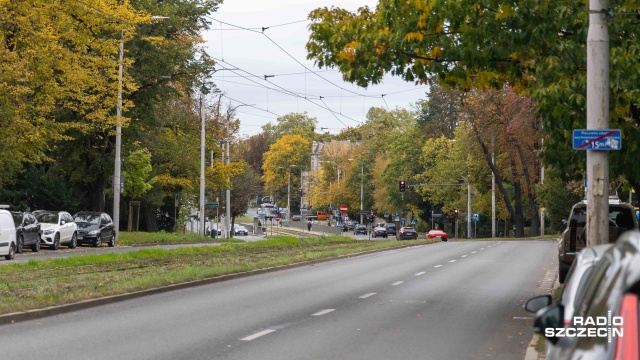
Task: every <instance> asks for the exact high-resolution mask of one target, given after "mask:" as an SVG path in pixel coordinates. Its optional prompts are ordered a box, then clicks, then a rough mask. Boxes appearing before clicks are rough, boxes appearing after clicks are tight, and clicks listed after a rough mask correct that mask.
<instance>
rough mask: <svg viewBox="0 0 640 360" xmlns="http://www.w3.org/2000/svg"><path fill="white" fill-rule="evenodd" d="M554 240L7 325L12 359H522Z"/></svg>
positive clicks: (365, 264)
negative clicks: (529, 305)
mask: <svg viewBox="0 0 640 360" xmlns="http://www.w3.org/2000/svg"><path fill="white" fill-rule="evenodd" d="M554 250H555V243H554V242H550V241H513V242H495V241H488V242H449V243H436V244H432V245H426V246H416V247H411V248H406V249H400V250H393V251H386V252H381V253H376V254H371V255H367V256H360V257H354V258H349V259H343V260H336V261H331V262H326V263H321V264H317V265H315V266H305V267H300V268H295V269H289V270H284V271H280V272H274V273H268V274H262V275H257V276H252V277H247V278H242V279H236V280H231V281H227V282H223V283H216V284H212V285H206V286H200V287H194V288H189V289H185V290H179V291H174V292H170V293H165V294H160V295H154V296H147V297H144V298H139V299H135V300H129V301H126V302H121V303H117V304H112V305H106V306H101V307H97V308H93V309H88V310H83V311H79V312H75V313H69V314H64V315H60V316H56V317H50V318H43V319H38V320H33V321H28V322H23V323H17V324H11V325H5V326H1V327H0V334H1V336H0V349H1V351H2V358H6V359H22V360H27V359H48V360H55V359H65V360H68V359H123V360H124V359H172V360H173V359H243V360H246V359H278V360H280V359H340V360H342V359H366V360H371V359H522V358H524V352H525V348H526V346H527V344H528V342H529V340H530V339H531V336H532V330H531V329H532V328H531V320H530V314H528V313H525V312H524V310H522V303H523V301H524V300H525V299H527V298H528V297H530V296H533V295H535V294H540V293H544V292H545V291H546V290H547V289H546V288H547V287H548V286H549V284H548V283H546V282H545V281H544V280H545V277H548V272H549V270H550V269H553V267H554V262H553V260H554V256H553V254H554Z"/></svg>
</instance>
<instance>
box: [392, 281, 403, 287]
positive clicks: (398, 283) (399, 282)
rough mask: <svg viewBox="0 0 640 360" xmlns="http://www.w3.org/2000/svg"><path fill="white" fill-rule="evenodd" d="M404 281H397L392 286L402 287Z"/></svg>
mask: <svg viewBox="0 0 640 360" xmlns="http://www.w3.org/2000/svg"><path fill="white" fill-rule="evenodd" d="M403 282H404V281H396V282H394V283H393V284H391V286H396V285H400V284H402V283H403Z"/></svg>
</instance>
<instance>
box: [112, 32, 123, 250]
mask: <svg viewBox="0 0 640 360" xmlns="http://www.w3.org/2000/svg"><path fill="white" fill-rule="evenodd" d="M123 36H124V31H121V32H120V57H119V61H118V105H117V107H116V121H117V123H116V160H115V165H114V171H113V231H114V232H115V236H116V241H118V238H119V237H120V191H122V189H121V188H120V168H121V163H122V161H121V152H122V151H121V149H122V72H123V68H122V67H123V64H122V63H123V61H124V39H123Z"/></svg>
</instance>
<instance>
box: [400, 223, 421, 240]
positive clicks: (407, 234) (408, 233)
mask: <svg viewBox="0 0 640 360" xmlns="http://www.w3.org/2000/svg"><path fill="white" fill-rule="evenodd" d="M397 238H398V240H407V239H409V240H416V239H417V238H418V233H417V232H416V229H414V228H413V227H412V226H404V227H401V228H400V231H398V235H397Z"/></svg>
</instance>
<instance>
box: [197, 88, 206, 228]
mask: <svg viewBox="0 0 640 360" xmlns="http://www.w3.org/2000/svg"><path fill="white" fill-rule="evenodd" d="M200 120H201V122H202V131H201V132H200V218H199V220H200V221H199V223H198V225H199V226H198V234H200V235H202V236H204V219H205V217H204V202H205V199H204V182H205V177H204V153H205V145H204V137H205V136H204V135H205V134H204V132H205V121H204V87H203V88H202V89H201V90H200Z"/></svg>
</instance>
